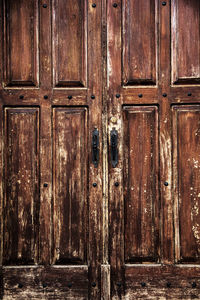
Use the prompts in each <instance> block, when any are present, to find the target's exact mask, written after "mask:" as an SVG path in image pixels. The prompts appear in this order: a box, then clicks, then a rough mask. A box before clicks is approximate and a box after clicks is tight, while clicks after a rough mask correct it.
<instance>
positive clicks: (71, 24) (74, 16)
mask: <svg viewBox="0 0 200 300" xmlns="http://www.w3.org/2000/svg"><path fill="white" fill-rule="evenodd" d="M86 43H87V16H86V1H85V0H77V1H73V0H67V1H66V0H54V1H53V74H54V85H55V86H56V87H84V86H85V85H86Z"/></svg>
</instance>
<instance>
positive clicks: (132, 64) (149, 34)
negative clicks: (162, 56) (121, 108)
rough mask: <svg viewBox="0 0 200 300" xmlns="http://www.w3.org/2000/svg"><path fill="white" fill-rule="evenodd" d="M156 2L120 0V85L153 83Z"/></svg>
mask: <svg viewBox="0 0 200 300" xmlns="http://www.w3.org/2000/svg"><path fill="white" fill-rule="evenodd" d="M156 18H157V1H155V0H141V1H137V0H132V1H130V0H124V1H123V84H124V85H138V84H142V85H147V84H156V55H157V30H156Z"/></svg>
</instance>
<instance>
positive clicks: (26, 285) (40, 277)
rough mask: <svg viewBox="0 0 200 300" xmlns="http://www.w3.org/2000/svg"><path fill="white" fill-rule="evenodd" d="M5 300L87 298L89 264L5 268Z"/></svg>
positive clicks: (70, 299)
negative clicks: (59, 266) (87, 265)
mask: <svg viewBox="0 0 200 300" xmlns="http://www.w3.org/2000/svg"><path fill="white" fill-rule="evenodd" d="M3 277H4V297H3V299H5V300H11V299H16V300H22V299H23V300H28V299H31V300H32V299H34V300H35V299H41V300H45V299H54V300H55V299H59V300H60V299H61V300H64V299H66V300H72V299H80V300H84V299H85V300H86V299H88V270H87V267H86V266H78V267H77V266H70V267H63V268H53V267H49V268H43V267H36V268H33V267H30V268H28V267H26V268H13V267H10V268H4V269H3Z"/></svg>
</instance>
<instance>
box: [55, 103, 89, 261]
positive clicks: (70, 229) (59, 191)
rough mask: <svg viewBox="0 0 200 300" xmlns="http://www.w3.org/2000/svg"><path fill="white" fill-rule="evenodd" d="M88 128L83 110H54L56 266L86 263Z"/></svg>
mask: <svg viewBox="0 0 200 300" xmlns="http://www.w3.org/2000/svg"><path fill="white" fill-rule="evenodd" d="M87 138H88V128H87V109H86V108H84V107H80V108H79V107H76V108H73V107H70V108H66V107H63V108H54V109H53V158H54V159H53V183H54V185H53V189H54V210H53V211H54V216H53V231H54V243H53V244H54V245H55V249H54V251H55V260H56V263H62V264H66V263H72V262H73V263H82V264H84V263H85V262H86V258H87V257H86V252H87V236H86V233H87V229H88V221H87V220H88V214H87V210H88V204H87V194H88V193H87V192H88V190H87V187H88V171H87V167H88V152H87V151H88V150H87V149H88V145H87Z"/></svg>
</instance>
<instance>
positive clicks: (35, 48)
mask: <svg viewBox="0 0 200 300" xmlns="http://www.w3.org/2000/svg"><path fill="white" fill-rule="evenodd" d="M92 4H93V2H92V1H90V0H89V1H82V0H80V1H79V0H77V1H71V0H67V1H65V0H53V1H51V0H41V1H37V0H30V1H27V0H14V1H13V0H3V1H1V43H0V45H1V94H0V111H1V112H0V118H1V126H0V133H1V138H0V140H1V143H0V149H1V150H0V152H1V156H0V165H1V172H0V177H1V192H0V194H1V215H2V218H1V265H2V268H1V278H2V279H1V283H2V289H1V296H2V298H3V299H20V300H22V299H88V297H90V298H91V299H94V298H95V299H97V298H99V297H100V287H99V285H100V264H99V261H100V247H101V237H100V219H101V205H102V203H101V201H99V199H101V189H102V167H101V166H102V155H101V152H102V151H101V147H102V143H100V142H99V144H98V136H96V140H94V142H95V141H96V149H94V150H95V151H96V154H95V158H93V160H95V161H94V163H92V140H93V139H92V133H93V131H94V130H95V132H96V133H97V131H98V133H99V141H100V139H101V138H102V130H101V123H102V122H101V111H102V109H101V105H102V104H101V99H102V96H101V86H102V83H101V77H102V76H101V19H102V18H101V6H100V4H99V3H97V4H96V6H95V5H92ZM94 139H95V138H94ZM98 151H99V153H98ZM98 156H99V163H98V165H97V162H96V160H97V158H98ZM97 211H98V212H99V213H98V214H97V213H96V212H97Z"/></svg>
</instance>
